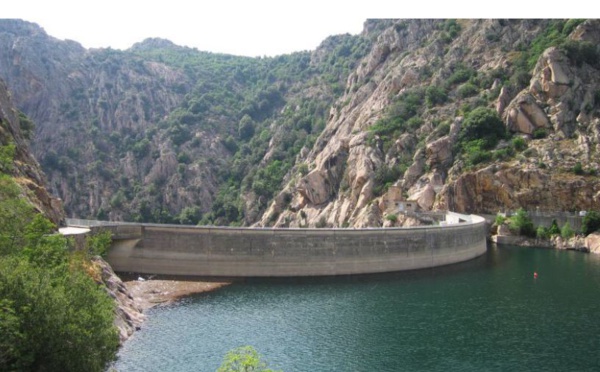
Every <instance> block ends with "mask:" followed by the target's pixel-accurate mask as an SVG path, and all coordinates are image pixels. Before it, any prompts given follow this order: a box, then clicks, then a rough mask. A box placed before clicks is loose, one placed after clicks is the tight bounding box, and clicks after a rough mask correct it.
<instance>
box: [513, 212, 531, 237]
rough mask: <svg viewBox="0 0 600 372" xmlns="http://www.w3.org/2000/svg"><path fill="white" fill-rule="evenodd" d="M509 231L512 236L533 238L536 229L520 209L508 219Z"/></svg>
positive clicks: (525, 213)
mask: <svg viewBox="0 0 600 372" xmlns="http://www.w3.org/2000/svg"><path fill="white" fill-rule="evenodd" d="M508 226H509V229H510V231H512V232H513V234H518V235H523V236H528V237H531V238H533V237H535V235H536V229H535V227H534V225H533V221H531V218H529V216H528V215H527V212H526V211H525V210H524V209H523V208H520V209H519V210H518V211H517V213H515V215H514V216H512V217H510V219H509V224H508Z"/></svg>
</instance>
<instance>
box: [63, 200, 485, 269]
mask: <svg viewBox="0 0 600 372" xmlns="http://www.w3.org/2000/svg"><path fill="white" fill-rule="evenodd" d="M67 224H68V225H69V226H71V227H75V226H86V227H89V228H90V229H91V231H92V232H93V231H106V230H109V231H111V232H112V236H113V243H112V246H111V248H110V249H109V252H108V254H107V257H106V260H107V261H108V262H109V263H110V265H111V266H112V267H113V269H114V270H115V271H117V272H135V273H142V274H161V275H186V276H188V275H189V276H204V277H286V276H324V275H349V274H369V273H382V272H392V271H402V270H413V269H422V268H430V267H435V266H441V265H448V264H453V263H458V262H462V261H467V260H470V259H472V258H475V257H477V256H480V255H482V254H483V253H485V251H486V249H487V243H486V224H485V219H484V218H483V217H479V216H475V215H470V216H466V215H459V214H456V213H451V212H450V213H448V215H447V216H446V221H445V222H442V223H441V224H440V225H435V226H418V227H408V228H366V229H352V228H350V229H349V228H333V229H319V228H233V227H199V226H182V225H161V224H147V223H139V224H137V223H111V222H99V221H80V220H79V221H78V220H68V221H67Z"/></svg>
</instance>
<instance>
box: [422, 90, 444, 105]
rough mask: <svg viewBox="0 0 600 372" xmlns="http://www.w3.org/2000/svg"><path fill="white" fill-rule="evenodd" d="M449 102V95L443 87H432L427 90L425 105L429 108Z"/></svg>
mask: <svg viewBox="0 0 600 372" xmlns="http://www.w3.org/2000/svg"><path fill="white" fill-rule="evenodd" d="M447 100H448V93H446V90H445V89H444V88H442V87H438V86H436V85H430V86H428V87H427V89H425V103H426V104H427V107H433V106H436V105H440V104H442V103H444V102H446V101H447Z"/></svg>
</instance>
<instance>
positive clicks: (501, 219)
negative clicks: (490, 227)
mask: <svg viewBox="0 0 600 372" xmlns="http://www.w3.org/2000/svg"><path fill="white" fill-rule="evenodd" d="M504 221H506V217H505V216H503V215H501V214H497V215H496V219H494V224H495V225H496V226H500V225H502V224H504Z"/></svg>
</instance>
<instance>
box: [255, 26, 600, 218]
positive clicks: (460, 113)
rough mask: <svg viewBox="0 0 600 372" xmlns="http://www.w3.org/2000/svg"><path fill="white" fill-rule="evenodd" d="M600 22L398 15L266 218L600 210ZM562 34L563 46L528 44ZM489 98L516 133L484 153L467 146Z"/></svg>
mask: <svg viewBox="0 0 600 372" xmlns="http://www.w3.org/2000/svg"><path fill="white" fill-rule="evenodd" d="M376 24H377V23H376V22H373V23H372V24H371V23H369V22H367V24H366V27H365V31H364V32H365V33H366V34H367V35H368V34H369V33H371V32H372V30H371V28H372V27H371V26H374V25H376ZM558 28H560V30H558ZM599 30H600V23H599V22H598V21H597V20H593V21H586V22H583V23H581V24H578V25H577V26H575V24H574V22H563V23H561V24H560V26H559V27H557V24H555V23H552V22H550V21H529V20H522V21H500V20H464V21H458V22H456V23H454V24H450V23H449V22H448V21H446V22H443V21H433V20H414V21H397V22H395V23H394V24H393V25H390V26H389V27H387V28H385V29H384V30H383V31H382V32H381V33H379V34H378V35H377V41H376V42H375V43H374V47H373V48H372V50H371V51H370V53H369V55H367V56H366V57H365V58H364V59H363V60H362V62H361V63H360V66H359V67H358V68H357V69H356V70H355V71H354V72H353V73H352V74H351V75H350V76H349V78H348V83H347V87H346V92H345V95H344V96H343V97H341V98H340V100H339V101H338V102H337V103H336V104H335V105H334V107H333V108H332V111H331V115H330V118H329V120H328V123H327V126H326V128H325V130H324V131H323V133H322V134H321V136H320V137H319V139H318V140H317V142H316V144H315V146H314V147H313V148H312V150H311V151H310V152H309V153H308V154H307V156H306V158H305V159H303V160H304V161H305V162H306V163H307V164H309V169H310V172H309V173H308V174H307V175H305V176H303V177H301V178H299V179H297V180H296V181H295V182H293V183H291V184H289V185H288V186H287V188H286V189H285V190H284V193H288V194H290V195H292V197H291V198H290V197H289V196H288V199H291V202H290V203H289V205H287V206H286V204H285V203H283V198H279V199H275V201H274V202H273V203H272V205H271V207H270V209H269V211H267V213H266V214H265V216H264V217H263V219H262V221H261V224H264V225H266V224H268V223H269V221H271V220H272V219H273V218H272V216H273V215H275V216H278V218H277V222H276V224H278V225H289V226H303V225H306V224H308V225H318V224H321V225H330V226H344V225H350V226H372V225H381V224H383V223H384V222H386V220H385V217H386V216H388V215H390V214H396V213H397V206H396V205H395V203H397V202H398V201H401V200H411V201H413V202H415V203H417V204H418V205H419V207H420V208H421V209H423V210H432V209H451V210H455V211H458V212H469V213H473V212H474V213H477V212H479V213H496V212H497V211H499V210H506V209H516V208H519V207H524V208H527V209H536V208H539V209H542V210H590V209H597V208H598V206H599V205H600V204H599V203H600V181H599V180H598V178H597V176H596V175H597V172H598V167H599V164H600V163H599V162H600V157H599V153H598V149H599V148H598V146H599V143H600V142H599V138H598V130H599V127H598V125H599V119H598V115H599V111H598V110H599V108H600V103H599V102H598V101H600V96H598V92H600V90H599V88H600V85H599V82H598V76H599V75H598V72H599V71H598V67H599V66H598V64H597V59H596V57H597V56H598V46H599V43H600V39H599V38H598V31H599ZM556 35H563V36H562V37H563V41H562V44H561V46H560V47H556V46H552V47H549V48H548V49H545V50H544V49H542V50H541V52H542V53H541V55H539V56H537V55H535V54H534V52H531V51H527V49H526V48H527V47H530V48H531V47H533V48H540V46H541V45H551V44H552V43H553V41H554V42H555V43H558V41H557V39H559V37H558V36H556ZM549 39H552V40H553V41H551V40H549ZM526 58H529V59H530V61H529V63H531V60H533V62H534V68H533V69H532V70H531V73H529V71H530V70H529V69H528V68H527V61H525V59H526ZM411 100H413V101H416V103H417V105H418V106H417V107H415V108H411V107H410V105H411ZM477 108H484V109H487V110H488V111H492V110H495V111H496V112H497V116H498V118H501V120H502V121H501V123H502V125H503V126H504V129H505V130H506V133H505V134H504V135H503V136H502V138H501V140H500V141H499V142H498V143H497V144H495V145H494V146H492V147H491V148H485V149H484V151H480V150H479V148H478V147H476V148H477V150H472V148H473V147H469V146H467V144H465V143H461V142H460V141H461V140H460V138H461V136H463V137H464V135H465V130H464V129H463V130H461V126H462V124H463V122H464V121H465V118H468V119H472V118H471V117H469V115H472V114H473V115H472V116H474V113H475V112H476V110H477ZM410 110H413V112H409V113H408V114H407V111H410ZM472 121H473V120H471V122H472ZM498 122H499V123H500V121H498ZM390 128H391V129H390ZM461 146H462V148H461ZM473 154H475V155H478V157H477V156H473ZM395 169H397V171H395ZM382 170H383V171H382ZM383 182H388V183H389V184H393V185H392V187H390V188H387V191H386V189H384V190H382V189H381V183H383ZM392 220H394V221H396V223H397V224H401V223H403V220H401V219H399V220H396V219H395V218H392Z"/></svg>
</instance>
